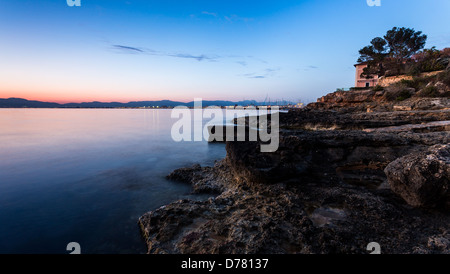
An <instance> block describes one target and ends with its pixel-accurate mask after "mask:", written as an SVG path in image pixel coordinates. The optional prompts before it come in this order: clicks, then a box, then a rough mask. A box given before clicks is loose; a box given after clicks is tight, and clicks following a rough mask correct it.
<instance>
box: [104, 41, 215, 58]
mask: <svg viewBox="0 0 450 274" xmlns="http://www.w3.org/2000/svg"><path fill="white" fill-rule="evenodd" d="M112 48H113V50H114V52H116V53H123V54H146V55H155V56H167V57H175V58H183V59H194V60H197V61H199V62H201V61H210V62H215V61H217V60H218V59H220V58H221V56H219V55H206V54H198V55H196V54H190V53H170V52H169V53H168V52H163V51H156V50H152V49H145V48H141V47H132V46H124V45H112Z"/></svg>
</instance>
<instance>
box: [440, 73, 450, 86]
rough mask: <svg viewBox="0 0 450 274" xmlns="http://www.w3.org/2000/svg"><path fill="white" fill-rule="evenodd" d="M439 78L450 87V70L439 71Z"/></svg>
mask: <svg viewBox="0 0 450 274" xmlns="http://www.w3.org/2000/svg"><path fill="white" fill-rule="evenodd" d="M437 79H438V81H441V82H442V83H444V84H446V85H447V86H449V87H450V70H446V71H444V72H441V73H439V75H438V76H437Z"/></svg>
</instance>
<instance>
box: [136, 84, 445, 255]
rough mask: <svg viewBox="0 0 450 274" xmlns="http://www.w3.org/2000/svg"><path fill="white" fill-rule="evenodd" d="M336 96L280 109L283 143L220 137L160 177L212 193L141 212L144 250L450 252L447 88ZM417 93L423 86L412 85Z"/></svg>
mask: <svg viewBox="0 0 450 274" xmlns="http://www.w3.org/2000/svg"><path fill="white" fill-rule="evenodd" d="M430 83H431V84H432V85H437V86H439V90H441V89H443V90H444V91H443V92H441V93H440V94H441V95H442V96H434V97H421V96H414V95H412V96H411V97H410V98H408V99H406V100H401V101H400V100H398V98H394V99H392V96H391V95H390V94H389V93H391V92H395V91H392V87H387V88H385V89H383V90H376V91H375V90H374V89H369V90H363V91H347V92H343V91H339V92H335V93H331V94H329V95H327V96H325V97H323V98H321V99H319V100H318V102H317V103H313V104H310V105H309V106H308V107H307V108H305V109H302V110H292V111H290V112H289V113H283V114H281V116H280V126H281V132H280V147H279V149H278V151H277V152H275V153H261V152H260V149H259V146H260V143H259V142H227V143H226V150H227V156H226V158H225V159H223V160H221V161H218V162H217V163H216V164H215V166H213V167H201V166H199V165H196V166H193V167H189V168H182V169H179V170H176V171H174V172H173V173H172V174H170V175H169V176H168V178H169V179H171V180H177V181H182V182H186V183H189V184H191V185H192V187H193V191H194V192H195V193H211V198H210V199H209V200H207V201H192V200H182V201H176V202H174V203H171V204H169V205H167V206H164V207H162V208H159V209H157V210H154V211H152V212H148V213H146V214H144V215H143V216H142V217H141V218H140V219H139V225H140V228H141V231H142V234H143V236H144V238H145V240H146V242H147V245H148V252H149V253H152V254H153V253H182V254H186V253H187V254H192V253H193V254H217V253H221V254H260V253H269V254H292V253H294V254H297V253H299V254H311V253H318V254H328V253H346V254H347V253H351V254H359V253H363V254H364V253H365V254H367V253H368V251H367V250H366V247H367V245H368V244H369V243H371V242H377V243H379V244H380V246H381V251H382V253H394V254H398V253H402V254H403V253H419V254H424V253H425V254H434V253H446V254H449V253H450V230H449V228H450V189H449V188H450V181H449V180H450V132H449V131H450V122H449V121H450V98H449V97H447V93H445V92H447V91H448V90H450V87H448V86H445V85H444V84H442V83H437V82H430ZM410 92H412V93H414V94H418V95H420V94H421V91H420V90H419V91H412V90H410Z"/></svg>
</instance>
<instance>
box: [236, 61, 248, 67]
mask: <svg viewBox="0 0 450 274" xmlns="http://www.w3.org/2000/svg"><path fill="white" fill-rule="evenodd" d="M236 63H238V64H239V65H241V66H244V67H246V66H247V62H245V61H237V62H236Z"/></svg>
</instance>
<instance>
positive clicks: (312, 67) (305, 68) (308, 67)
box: [298, 65, 319, 71]
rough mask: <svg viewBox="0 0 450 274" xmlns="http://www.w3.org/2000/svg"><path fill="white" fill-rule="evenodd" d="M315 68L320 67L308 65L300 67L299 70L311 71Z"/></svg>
mask: <svg viewBox="0 0 450 274" xmlns="http://www.w3.org/2000/svg"><path fill="white" fill-rule="evenodd" d="M315 69H319V67H317V66H313V65H309V66H306V67H303V68H299V69H298V70H299V71H300V70H303V71H310V70H315Z"/></svg>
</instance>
